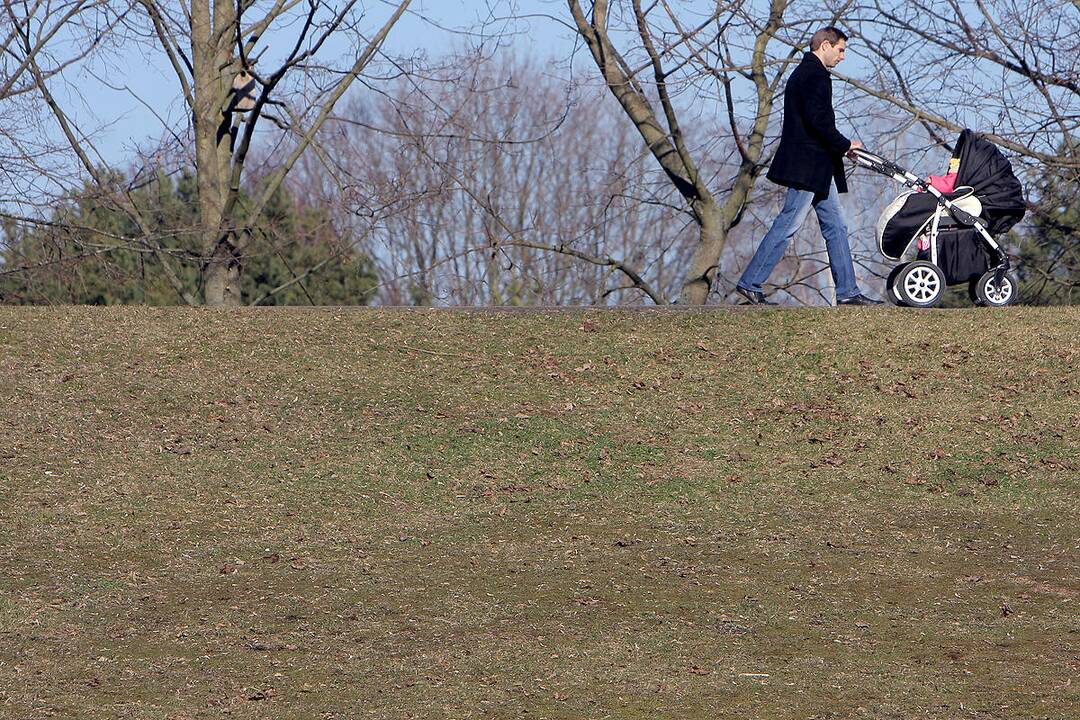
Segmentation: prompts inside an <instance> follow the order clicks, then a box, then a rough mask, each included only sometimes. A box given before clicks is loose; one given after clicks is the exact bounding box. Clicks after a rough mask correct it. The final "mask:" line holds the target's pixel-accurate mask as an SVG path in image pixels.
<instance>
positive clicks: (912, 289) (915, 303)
mask: <svg viewBox="0 0 1080 720" xmlns="http://www.w3.org/2000/svg"><path fill="white" fill-rule="evenodd" d="M894 288H895V292H896V296H897V297H898V298H899V299H900V301H901V302H903V304H905V305H908V306H910V307H917V308H930V307H934V306H935V305H937V304H938V303H940V302H941V298H942V296H943V295H944V294H945V275H944V274H943V273H942V272H941V269H940V268H938V266H937V265H935V264H934V263H931V262H924V261H921V260H920V261H918V262H913V263H908V264H907V265H905V266H904V267H903V269H902V270H901V271H900V272H899V273H897V275H896V281H895V285H894Z"/></svg>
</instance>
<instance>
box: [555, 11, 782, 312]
mask: <svg viewBox="0 0 1080 720" xmlns="http://www.w3.org/2000/svg"><path fill="white" fill-rule="evenodd" d="M568 6H569V9H570V14H571V16H572V18H573V22H574V25H575V27H576V28H577V32H578V33H579V35H580V36H581V38H582V39H583V41H584V42H585V45H586V46H587V47H588V49H589V53H590V55H591V56H592V59H593V61H594V62H595V64H596V67H597V68H598V69H599V71H600V74H601V76H602V77H603V80H604V83H605V84H606V86H607V87H608V89H609V90H610V91H611V93H612V94H613V95H614V96H615V98H616V99H617V100H618V101H619V104H620V105H621V106H622V108H623V111H624V112H625V113H626V115H627V117H629V118H630V120H631V121H632V122H633V124H634V127H635V128H636V129H637V131H638V132H639V133H640V135H641V137H642V139H643V140H644V142H645V145H646V147H647V148H648V149H649V151H650V152H651V153H652V155H653V157H654V158H655V159H656V162H658V163H659V164H660V166H661V167H662V168H663V170H664V172H665V173H666V175H667V176H668V178H669V179H670V182H671V183H672V185H673V186H674V187H675V188H676V189H677V190H678V192H679V193H680V194H681V195H682V197H683V199H684V201H685V203H686V204H687V207H688V209H689V212H690V214H691V217H692V218H693V220H694V222H695V223H696V224H697V227H698V242H697V245H696V247H695V249H694V253H693V255H692V257H691V259H690V262H689V266H688V268H687V270H686V273H685V277H684V279H683V286H682V293H681V301H682V302H684V303H689V304H702V303H704V302H705V301H706V299H707V297H708V294H709V290H710V287H711V285H712V283H713V280H714V278H715V275H716V270H717V267H718V265H719V261H720V256H721V253H722V252H723V250H724V246H725V244H726V242H727V238H728V233H729V232H730V231H731V229H732V228H733V227H735V226H736V225H737V224H738V223H739V221H740V220H741V218H742V215H743V211H744V209H745V206H746V202H747V200H748V198H749V195H750V192H751V190H752V188H753V186H754V182H755V180H756V179H757V176H758V175H759V174H760V172H761V170H762V168H763V166H764V162H763V161H764V160H765V157H764V155H765V139H766V131H767V128H768V122H769V116H770V115H771V113H772V109H773V103H774V99H775V97H776V91H777V87H778V85H779V83H780V80H781V76H782V72H783V69H784V67H785V65H784V64H783V63H780V64H778V65H777V64H773V63H772V62H771V58H770V56H769V54H768V48H769V45H770V43H771V42H772V41H773V40H774V37H775V35H776V34H777V32H778V31H779V30H780V29H781V28H782V27H783V24H784V13H785V11H786V10H787V7H788V2H787V0H772V1H771V2H770V3H769V4H768V9H767V11H766V12H765V13H764V18H763V21H761V22H759V20H758V19H757V18H755V17H754V13H753V8H751V7H750V3H742V2H736V3H732V4H717V5H716V6H715V9H714V10H713V11H712V12H711V13H710V14H708V15H706V16H705V17H704V18H694V19H693V21H691V20H689V19H687V18H685V17H683V16H681V15H680V14H679V13H677V12H675V10H674V9H673V7H672V5H671V4H669V3H668V2H666V0H660V2H656V3H652V4H650V5H649V6H648V7H644V6H643V5H642V3H641V2H640V0H632V2H630V3H615V4H614V5H613V4H611V3H609V2H608V1H607V0H597V1H596V2H594V3H593V4H592V9H591V12H590V13H586V12H585V10H584V9H583V8H582V6H581V3H580V2H578V0H568ZM685 14H687V15H688V14H689V13H685ZM616 25H617V26H618V27H617V29H616V27H615V26H616ZM617 36H623V37H626V38H627V40H626V47H625V48H624V49H620V48H619V47H618V46H617V42H616V37H617ZM735 36H748V37H752V38H753V43H752V45H751V46H750V47H746V48H737V43H735V42H734V41H733V40H732V39H731V38H732V37H735ZM737 50H744V51H745V54H744V56H743V57H742V58H741V62H740V61H737V60H736V58H735V52H736V51H737ZM770 70H771V74H770V73H769V71H770ZM646 77H648V78H650V80H651V85H647V84H646V80H645V79H644V78H646ZM701 78H713V79H715V80H716V81H718V82H719V84H720V85H721V87H722V89H723V93H722V98H723V102H724V103H725V105H726V109H727V117H728V121H729V131H730V133H731V135H730V139H731V141H732V144H733V146H734V148H735V149H736V151H737V152H738V163H737V170H736V171H735V174H734V177H732V178H731V179H730V180H728V181H727V182H726V183H725V187H726V188H729V189H728V190H727V192H726V197H724V199H723V200H722V201H721V200H720V199H719V198H718V197H717V195H716V194H715V193H714V192H713V190H712V188H711V187H710V180H711V178H709V177H708V176H707V175H705V174H704V173H703V172H702V169H701V162H700V155H699V154H696V153H695V151H694V149H693V147H692V145H691V140H690V135H691V131H690V130H688V129H687V128H686V127H685V126H684V124H683V122H682V121H681V120H680V109H679V107H678V105H677V96H678V94H679V93H680V92H687V91H689V90H690V89H693V88H695V86H696V85H695V80H699V79H701ZM739 80H742V81H748V82H749V83H751V84H752V87H753V98H754V105H755V110H756V112H755V113H754V114H753V116H752V117H751V118H750V119H749V120H748V121H747V122H744V123H741V122H740V121H739V119H738V117H737V109H736V102H737V101H736V95H737V93H736V90H735V88H734V86H735V83H736V82H737V81H739ZM661 118H662V120H661Z"/></svg>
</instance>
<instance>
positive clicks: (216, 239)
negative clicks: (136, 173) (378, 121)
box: [8, 0, 410, 305]
mask: <svg viewBox="0 0 1080 720" xmlns="http://www.w3.org/2000/svg"><path fill="white" fill-rule="evenodd" d="M8 5H14V3H9V4H8ZM19 5H20V6H23V5H25V3H19ZM88 5H93V6H94V7H98V8H99V9H100V10H101V12H102V13H105V15H106V16H107V22H105V23H104V25H103V26H102V27H99V31H103V32H105V33H106V35H108V34H109V33H113V32H115V33H116V34H117V35H116V37H118V38H119V39H118V40H117V41H118V42H120V41H122V42H125V43H134V42H140V41H144V39H148V40H145V41H146V42H150V43H151V44H152V46H153V47H155V48H156V49H157V50H158V51H159V52H161V53H163V54H164V57H165V58H166V59H167V62H168V64H169V66H170V67H171V68H172V70H173V72H174V74H175V77H176V80H177V86H178V94H179V95H180V96H181V97H182V99H183V102H184V104H185V105H186V107H187V110H188V114H189V117H190V128H189V130H188V132H184V131H182V130H181V131H177V130H176V129H173V128H169V130H170V132H172V134H173V135H174V136H175V137H176V138H177V139H178V141H179V144H186V141H190V143H191V145H192V146H193V147H194V157H193V164H194V166H195V169H196V172H197V177H198V194H199V207H200V213H199V218H198V223H197V230H198V231H199V232H200V233H201V235H202V238H203V241H202V252H201V254H200V256H199V258H198V259H197V260H198V261H199V263H200V265H201V271H202V273H201V274H202V282H201V285H202V289H203V293H202V295H203V297H202V298H201V299H202V300H203V301H205V302H206V303H207V304H209V305H236V304H239V303H240V302H241V301H242V298H241V286H240V280H241V273H242V268H243V263H244V257H245V253H247V252H249V251H250V249H251V245H252V243H253V242H255V241H256V239H255V238H254V236H253V235H252V233H251V232H250V228H251V225H252V220H253V219H255V218H258V217H259V216H260V215H261V214H262V213H263V211H264V210H265V209H266V207H267V204H268V203H269V202H270V200H271V198H272V197H273V196H274V193H275V192H276V191H277V190H278V188H279V187H280V185H281V183H282V182H283V180H284V178H285V177H286V176H287V175H288V173H289V172H290V171H291V170H292V168H293V167H294V166H295V164H296V163H297V161H298V160H299V159H300V158H301V157H302V156H303V155H304V154H305V153H306V152H308V151H309V150H310V149H311V145H312V140H313V138H314V137H315V136H316V134H317V133H318V132H319V129H320V128H321V127H322V126H323V125H324V123H325V122H326V120H327V119H328V118H329V117H330V115H331V113H332V112H333V108H334V106H335V105H336V103H337V102H338V101H339V100H340V99H341V98H342V96H343V95H344V94H345V93H346V91H347V90H348V89H349V88H350V87H351V86H352V85H353V83H354V82H355V81H356V80H357V79H358V78H359V77H360V76H361V74H362V73H364V71H365V69H367V68H368V66H369V64H371V63H372V62H375V61H377V59H378V56H379V53H380V50H381V48H382V46H383V44H384V42H385V40H386V38H387V36H388V35H389V33H390V30H391V29H392V28H393V26H394V25H395V24H396V23H397V22H398V21H399V19H400V18H401V17H402V15H403V14H404V13H405V12H406V10H407V9H408V7H409V5H410V1H409V0H401V1H400V2H395V3H388V4H387V5H385V6H377V7H385V8H386V10H385V12H382V13H381V14H380V13H375V12H369V11H368V8H367V5H366V4H364V3H361V2H358V1H357V0H351V1H343V2H338V3H330V2H324V1H323V0H263V1H260V0H253V1H245V2H237V1H236V0H192V1H191V2H183V3H179V4H175V3H164V2H158V1H157V0H132V1H131V2H126V3H123V2H113V3H106V2H102V3H90V4H88ZM54 10H55V9H54V8H53V7H51V4H50V3H47V2H38V3H36V4H34V5H33V7H31V8H30V9H29V12H28V13H26V14H24V15H23V16H21V17H22V18H23V21H22V22H20V23H16V24H14V26H13V29H12V31H11V35H12V38H13V39H12V40H11V41H10V42H11V43H16V44H18V45H19V47H20V48H21V56H20V57H21V58H22V64H24V65H25V69H24V70H22V71H21V72H22V73H23V74H24V75H26V76H27V77H29V78H31V79H32V83H33V88H34V91H35V93H36V95H37V97H38V98H39V99H40V100H41V101H44V104H45V106H46V107H47V108H48V109H49V111H50V113H51V115H52V117H53V119H54V121H55V123H56V126H57V127H59V129H60V132H61V134H62V137H63V138H64V140H65V142H66V144H67V146H68V150H69V152H70V153H71V154H72V156H73V157H74V158H75V159H76V162H77V166H78V167H79V168H81V171H82V173H81V174H82V175H83V176H84V177H85V178H88V179H89V180H90V181H91V182H93V183H94V184H96V185H97V186H98V188H99V191H100V197H101V201H102V202H103V203H109V204H110V205H111V206H113V207H116V208H119V209H121V210H122V211H123V212H124V213H126V214H127V215H128V216H130V218H131V219H132V220H133V221H134V224H135V227H136V228H137V232H136V233H135V236H134V237H131V238H126V239H125V241H126V244H127V245H128V247H133V248H137V249H141V250H145V251H147V252H150V253H152V254H154V256H155V257H156V258H157V261H158V262H160V263H161V264H162V267H163V268H164V270H165V272H166V275H167V276H168V277H169V278H170V281H171V283H172V284H173V287H174V290H175V291H176V293H177V295H178V296H179V297H181V298H183V300H184V301H185V302H187V303H191V304H195V303H198V302H199V301H200V298H199V297H198V294H197V290H196V288H192V287H191V286H190V285H188V284H186V283H185V282H183V280H182V278H181V276H180V274H179V273H178V272H177V271H176V270H175V268H173V266H172V264H173V262H175V260H174V259H173V258H171V257H169V255H168V253H166V252H164V251H163V250H162V249H161V248H160V247H159V246H158V245H156V244H155V242H154V240H153V223H152V222H150V220H149V219H148V218H146V217H144V215H143V213H142V212H141V211H140V209H139V208H138V207H137V206H136V204H135V203H134V202H133V201H132V199H131V192H132V189H133V188H132V187H130V184H129V186H125V185H124V184H122V183H118V182H117V175H116V174H114V173H109V172H106V171H104V170H103V169H102V166H103V164H104V163H103V162H101V155H100V154H99V153H98V152H97V150H96V148H95V145H94V141H93V137H92V135H91V133H89V132H86V131H84V130H83V129H81V128H80V127H79V126H78V123H77V122H76V121H75V119H74V118H73V117H72V116H71V114H70V113H69V112H68V110H67V109H65V107H64V106H63V104H64V103H63V96H62V95H58V94H57V93H56V92H55V89H54V88H53V82H54V81H55V80H57V73H58V68H57V67H55V66H52V67H50V66H49V65H47V64H45V63H43V62H41V61H40V58H43V57H47V53H45V52H44V51H41V50H38V51H35V47H36V46H37V44H39V39H38V38H36V37H35V33H36V32H37V30H36V29H37V28H41V27H43V24H44V22H45V21H44V20H43V17H46V16H50V14H51V13H52V12H53V11H54ZM39 16H40V17H39ZM38 34H40V33H38ZM46 47H47V44H46ZM343 48H347V49H344V50H343ZM20 67H21V65H20ZM263 119H266V120H268V121H269V122H271V123H272V124H273V125H276V126H277V128H279V129H280V130H282V131H283V133H276V134H274V135H272V136H267V135H266V134H264V133H259V132H258V128H259V127H261V125H262V122H261V121H262V120H263ZM183 136H187V137H186V138H185V137H183ZM271 137H272V139H274V140H276V141H277V143H278V148H277V152H275V153H270V152H267V153H264V154H263V157H266V158H268V161H269V162H270V164H271V165H272V167H271V168H270V169H269V170H268V171H266V172H265V173H263V175H262V178H261V182H260V184H259V187H258V188H253V187H250V186H248V188H247V189H249V190H252V191H253V193H252V194H251V195H250V196H247V195H245V193H244V192H243V190H244V189H245V177H246V171H247V166H248V159H249V157H251V156H252V150H253V147H254V146H255V145H256V144H257V140H258V139H261V138H271ZM157 171H158V168H150V169H149V175H151V176H152V175H153V174H155V173H156V172H157ZM81 179H82V178H80V180H81ZM54 181H55V182H56V183H57V184H59V185H61V186H62V185H64V178H62V177H60V176H59V175H57V176H56V177H54Z"/></svg>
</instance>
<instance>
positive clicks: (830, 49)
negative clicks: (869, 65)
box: [821, 40, 847, 68]
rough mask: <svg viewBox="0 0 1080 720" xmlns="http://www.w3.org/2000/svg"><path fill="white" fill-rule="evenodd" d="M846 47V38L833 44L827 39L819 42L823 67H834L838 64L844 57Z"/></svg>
mask: <svg viewBox="0 0 1080 720" xmlns="http://www.w3.org/2000/svg"><path fill="white" fill-rule="evenodd" d="M846 49H847V41H846V40H838V41H837V42H836V44H835V45H834V44H832V43H831V42H829V41H828V40H826V41H825V42H823V43H821V55H822V58H821V60H822V62H824V63H825V67H828V68H834V67H836V66H837V65H839V64H840V61H841V60H843V59H844V50H846Z"/></svg>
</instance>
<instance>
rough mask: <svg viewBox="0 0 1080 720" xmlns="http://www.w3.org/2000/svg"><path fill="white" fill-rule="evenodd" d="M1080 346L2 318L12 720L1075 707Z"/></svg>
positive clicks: (870, 313)
mask: <svg viewBox="0 0 1080 720" xmlns="http://www.w3.org/2000/svg"><path fill="white" fill-rule="evenodd" d="M1078 366H1080V312H1078V311H1077V310H1076V309H1035V308H1021V309H1010V310H1005V311H991V310H978V311H977V310H962V311H938V312H911V311H901V310H895V309H891V310H886V309H877V308H875V309H818V310H810V309H808V310H783V311H769V310H765V311H755V310H747V311H741V310H731V311H729V310H717V311H710V312H694V311H667V312H660V311H638V312H600V311H584V312H577V311H574V312H551V313H531V312H465V311H407V310H358V311H345V310H334V309H318V310H258V311H237V312H213V311H205V310H158V309H136V308H128V309H92V308H58V309H9V308H0V578H2V580H0V717H4V718H19V719H24V718H45V717H72V718H76V717H77V718H115V717H120V716H124V717H129V718H174V719H180V718H203V717H221V716H223V714H224V715H225V716H228V717H240V718H248V717H266V718H271V717H272V718H369V717H370V718H409V717H415V718H465V717H491V718H510V717H515V718H517V717H521V718H601V717H619V718H639V717H640V718H656V717H670V718H710V719H711V718H739V719H745V718H770V719H773V718H781V719H784V718H792V719H795V718H798V719H800V720H806V719H808V718H819V719H821V718H867V719H874V720H883V719H887V718H888V719H896V720H911V718H938V719H940V718H971V719H972V720H976V719H977V720H985V719H987V718H1002V719H1005V718H1008V719H1009V720H1016V719H1018V718H1047V719H1053V720H1064V719H1065V718H1070V717H1077V716H1078V708H1080V682H1077V680H1076V678H1077V677H1078V676H1080V656H1078V654H1077V648H1078V647H1080V620H1078V617H1080V579H1078V578H1080V521H1078V515H1080V499H1078V497H1080V496H1078V491H1080V455H1078V445H1080V442H1078V441H1080V377H1078V373H1077V368H1078Z"/></svg>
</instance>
